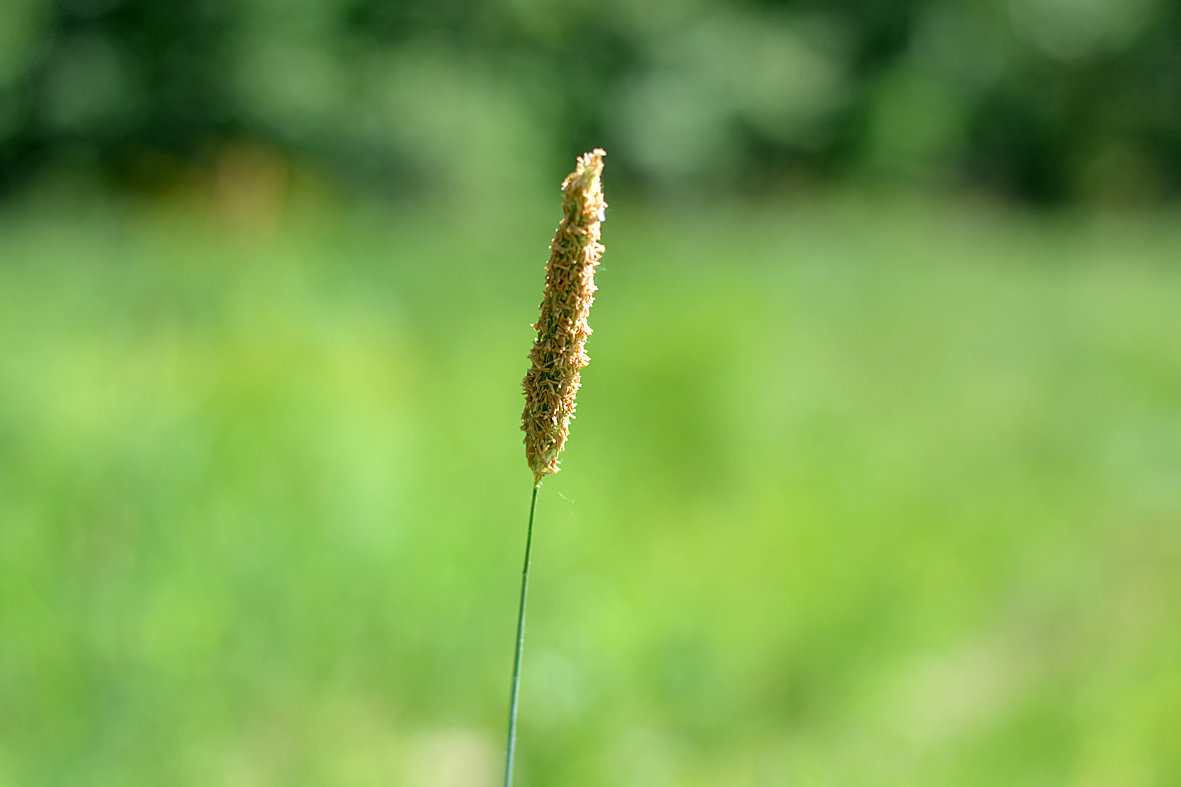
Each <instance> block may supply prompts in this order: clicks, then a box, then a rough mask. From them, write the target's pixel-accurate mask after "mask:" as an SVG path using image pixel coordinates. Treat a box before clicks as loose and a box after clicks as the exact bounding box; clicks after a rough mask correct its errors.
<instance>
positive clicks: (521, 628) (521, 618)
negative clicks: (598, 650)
mask: <svg viewBox="0 0 1181 787" xmlns="http://www.w3.org/2000/svg"><path fill="white" fill-rule="evenodd" d="M539 489H541V482H540V481H538V482H537V483H536V484H534V485H533V499H532V500H530V501H529V529H528V531H527V534H526V536H525V568H524V569H522V570H521V604H520V606H519V607H518V608H517V652H516V655H515V656H513V689H512V698H511V699H510V700H509V708H508V751H507V752H506V754H505V757H504V787H512V783H513V755H514V753H515V752H516V748H517V698H518V696H519V695H520V689H521V652H522V651H523V650H524V649H525V593H526V592H527V591H528V590H529V554H530V552H532V550H533V513H534V512H535V511H536V510H537V490H539Z"/></svg>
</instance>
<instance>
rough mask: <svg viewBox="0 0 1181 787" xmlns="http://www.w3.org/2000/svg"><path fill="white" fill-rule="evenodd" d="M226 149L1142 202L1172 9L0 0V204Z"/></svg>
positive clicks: (348, 161)
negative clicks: (72, 174)
mask: <svg viewBox="0 0 1181 787" xmlns="http://www.w3.org/2000/svg"><path fill="white" fill-rule="evenodd" d="M243 138H245V139H248V140H251V141H255V142H264V143H266V144H269V145H273V146H275V147H276V148H277V149H279V150H281V151H284V152H285V154H286V155H291V156H295V157H297V158H299V159H300V160H301V161H304V162H306V163H308V164H310V165H313V166H314V167H316V168H317V169H319V170H321V171H323V172H327V173H332V175H333V176H334V177H340V178H342V179H343V180H344V182H346V183H349V184H358V183H363V184H367V185H370V186H374V187H376V188H378V189H381V190H385V191H397V192H401V193H411V194H422V193H424V192H426V191H429V190H431V189H440V190H445V189H454V188H456V187H461V188H463V187H478V185H479V184H480V183H481V182H486V181H487V180H490V179H498V180H502V179H507V180H508V182H509V183H510V184H512V183H515V182H517V181H516V180H513V179H514V178H517V179H521V178H523V179H524V180H525V181H528V180H529V178H530V177H535V176H536V175H537V173H539V172H544V173H549V172H550V171H551V170H552V169H555V168H560V166H564V164H565V162H566V160H567V159H568V158H569V156H570V155H573V153H575V152H580V151H582V150H585V149H590V148H591V147H594V146H596V145H603V146H604V147H606V148H607V149H608V150H609V151H610V152H611V154H612V156H613V158H612V167H613V168H614V170H615V173H616V174H615V177H616V178H617V183H623V182H626V181H630V182H633V183H635V184H639V185H643V186H645V187H649V188H659V189H666V188H674V189H677V188H681V187H686V186H692V187H697V188H700V187H705V186H708V187H710V188H712V189H739V190H745V189H750V188H757V187H763V186H768V185H771V186H779V185H782V184H784V183H787V184H799V183H813V182H816V181H817V180H826V179H833V178H836V179H870V180H884V181H888V182H891V183H895V184H897V183H907V184H914V185H918V186H924V187H926V186H939V187H965V186H966V187H970V188H984V189H992V190H997V191H1000V192H1003V193H1006V194H1010V195H1016V196H1020V197H1022V198H1026V199H1031V200H1037V201H1043V202H1053V201H1061V200H1067V199H1083V200H1100V201H1127V200H1133V201H1140V202H1143V201H1145V200H1154V199H1159V198H1163V197H1166V196H1169V195H1175V194H1177V192H1178V188H1179V187H1181V6H1178V5H1177V4H1176V3H1171V2H1167V1H1166V0H1022V1H1021V2H1015V1H1012V2H1011V1H1010V0H973V1H972V2H963V3H945V2H938V0H905V2H888V3H887V2H880V1H879V0H831V1H829V2H817V1H816V0H794V1H792V0H783V1H779V2H775V1H772V0H750V1H749V2H721V0H690V1H689V2H681V1H680V0H654V1H653V2H643V3H636V2H632V0H605V1H604V2H595V3H590V2H555V1H553V0H491V1H490V2H484V3H477V4H472V3H468V2H457V1H456V0H397V2H390V1H389V0H290V1H288V0H283V1H280V0H233V1H232V2H231V1H230V0H183V1H182V2H168V3H162V2H157V1H156V0H7V2H5V3H4V5H3V9H2V10H0V175H2V176H3V177H2V182H0V187H7V188H12V187H13V186H15V185H17V184H19V183H22V182H24V181H25V179H26V178H27V176H28V175H29V174H30V173H35V172H39V171H42V170H43V169H44V168H45V167H53V166H57V167H63V168H68V169H70V170H74V171H78V170H83V171H93V170H97V171H102V172H105V173H106V174H107V175H110V176H113V177H115V178H116V179H118V180H121V181H123V182H125V183H126V182H128V181H131V182H132V183H135V184H138V185H143V184H144V183H148V184H154V183H158V182H159V181H162V180H164V181H167V180H169V179H172V178H175V177H177V175H178V171H183V170H185V169H186V168H189V167H192V166H194V165H197V166H200V165H201V164H202V162H206V161H208V160H209V159H210V158H213V157H216V155H217V151H218V150H220V149H221V148H222V147H223V146H224V145H225V144H226V143H227V141H230V140H235V139H243ZM537 162H542V164H540V165H539V164H538V163H537ZM521 168H524V169H525V170H526V173H525V174H522V173H521V172H520V169H521ZM539 180H540V178H536V179H535V180H534V181H533V182H534V183H537V182H539Z"/></svg>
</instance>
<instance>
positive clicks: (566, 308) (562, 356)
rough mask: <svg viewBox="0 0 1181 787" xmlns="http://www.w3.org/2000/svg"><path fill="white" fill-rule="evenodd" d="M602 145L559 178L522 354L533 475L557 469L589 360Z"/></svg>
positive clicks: (528, 450) (602, 206) (601, 207)
mask: <svg viewBox="0 0 1181 787" xmlns="http://www.w3.org/2000/svg"><path fill="white" fill-rule="evenodd" d="M605 155H606V153H604V152H603V150H602V149H595V150H593V151H591V152H590V153H587V154H585V155H583V156H579V158H578V166H577V167H576V168H575V170H574V172H572V173H570V175H568V176H567V177H566V180H564V181H563V182H562V192H563V197H562V211H563V214H564V215H563V217H562V221H561V223H560V224H559V225H558V230H557V232H556V233H555V234H554V240H553V242H552V243H550V246H549V248H550V258H549V263H547V265H546V269H545V295H544V296H543V297H542V300H541V316H540V318H539V319H538V320H537V323H536V324H534V326H533V327H534V328H536V329H537V338H536V339H535V340H534V342H533V350H532V351H531V352H530V353H529V359H530V361H532V366H531V367H530V369H529V371H528V373H527V374H526V375H525V381H524V388H525V413H524V416H523V420H524V423H523V424H522V425H521V429H523V430H524V432H525V459H526V460H527V461H528V462H529V469H531V470H532V471H533V476H534V479H535V480H536V481H537V482H540V481H541V479H542V477H543V476H545V475H548V474H550V473H556V472H558V463H559V462H558V454H560V453H561V452H562V447H563V446H564V445H565V444H566V437H567V436H568V435H569V434H570V419H571V418H573V417H574V397H575V396H576V395H577V393H578V386H579V384H580V380H579V375H578V372H579V370H580V369H582V368H583V367H584V366H586V365H587V363H589V362H590V358H589V357H588V356H587V354H586V338H587V337H588V336H590V334H591V329H590V326H589V325H587V322H586V318H587V315H588V314H589V313H590V307H591V304H592V303H593V302H594V300H595V295H594V293H595V266H596V265H598V264H599V256H600V255H601V254H602V253H603V245H602V244H601V243H599V225H600V223H601V222H602V221H603V213H604V211H605V210H606V208H607V203H605V202H603V185H602V180H601V176H602V173H603V156H605Z"/></svg>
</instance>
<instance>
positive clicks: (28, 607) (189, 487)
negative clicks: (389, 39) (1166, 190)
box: [0, 197, 1181, 787]
mask: <svg viewBox="0 0 1181 787" xmlns="http://www.w3.org/2000/svg"><path fill="white" fill-rule="evenodd" d="M610 201H611V209H610V210H609V212H608V220H607V222H606V224H605V225H604V241H605V243H606V245H607V252H606V255H605V258H604V263H603V265H602V267H601V269H600V272H599V275H598V283H599V286H600V291H599V297H598V301H597V303H596V305H595V309H594V311H593V312H592V319H591V323H592V326H593V327H594V329H595V334H594V336H593V337H592V338H591V341H590V344H589V347H588V349H589V351H590V354H591V356H592V359H593V361H592V363H591V366H590V367H588V369H587V370H586V371H585V372H584V374H583V389H582V392H581V393H580V397H579V410H578V418H577V420H576V422H575V424H574V425H573V434H572V437H571V440H570V443H569V444H568V448H567V452H566V455H565V459H564V462H563V468H564V469H563V472H562V473H560V474H558V475H557V476H553V477H551V478H549V479H547V480H546V481H545V483H544V485H543V487H542V492H541V502H540V505H539V510H538V530H537V536H536V542H535V545H534V566H533V572H532V574H531V576H532V581H531V590H530V617H529V623H528V628H527V640H526V652H525V664H524V676H523V679H522V707H521V726H520V736H521V737H520V741H519V747H518V754H517V756H518V783H519V784H520V785H523V786H525V787H527V786H528V785H533V786H534V787H539V786H541V785H562V786H563V787H581V786H583V785H585V786H588V787H589V786H590V785H595V786H598V785H609V784H610V785H643V786H644V787H662V786H663V785H669V787H672V786H674V785H675V786H676V787H697V786H701V787H704V786H706V785H710V786H711V787H712V786H714V785H744V786H745V785H751V786H754V785H759V786H762V785H768V786H770V785H775V786H777V785H816V786H818V787H827V786H828V785H833V786H840V787H843V786H845V785H856V786H857V787H877V786H879V785H880V786H881V787H887V786H889V787H894V786H897V787H903V786H906V787H910V786H911V785H938V786H939V787H947V786H950V785H956V786H960V785H963V786H966V787H975V786H977V785H978V786H979V787H996V786H997V785H1005V786H1006V787H1020V786H1022V785H1029V786H1030V787H1035V786H1036V787H1043V786H1044V785H1069V786H1071V787H1108V786H1110V787H1140V786H1141V785H1143V786H1144V787H1149V786H1156V785H1160V786H1161V787H1163V786H1164V785H1172V784H1177V783H1178V782H1181V749H1179V748H1178V747H1177V746H1176V740H1177V730H1178V729H1181V626H1178V620H1179V614H1181V602H1179V601H1178V599H1179V598H1181V267H1179V266H1178V262H1181V222H1179V221H1178V220H1177V219H1178V216H1177V215H1176V213H1175V212H1174V213H1162V214H1159V215H1155V216H1139V217H1131V216H1116V215H1098V214H1072V215H1060V216H1033V215H1022V214H1018V213H1014V212H1009V211H1005V210H1000V209H996V208H992V207H990V206H987V205H971V206H969V205H956V204H944V205H939V204H935V203H931V202H921V201H909V200H882V199H874V198H866V197H863V198H854V197H841V198H818V199H816V200H809V201H794V202H793V201H782V202H775V203H772V204H762V205H758V206H746V205H730V206H722V207H716V208H712V209H711V208H707V207H692V208H677V209H672V208H664V209H662V208H659V207H651V206H645V205H644V204H640V203H629V201H628V200H627V199H626V198H616V199H610ZM46 205H48V207H47V206H46ZM46 205H41V206H40V207H38V206H37V205H36V204H34V205H32V206H21V205H9V206H8V207H6V208H4V209H3V210H2V211H0V785H3V787H10V786H11V787H40V786H41V785H46V786H48V785H55V786H56V785H82V786H86V787H89V786H91V785H94V786H95V787H97V786H99V785H102V786H104V787H105V786H106V785H112V786H114V785H175V786H176V787H183V786H184V785H202V786H203V787H204V786H205V785H226V786H227V787H238V786H241V787H254V786H255V785H259V786H262V785H276V786H278V785H282V786H283V787H295V786H299V785H308V786H309V787H311V786H312V785H315V786H317V787H318V786H320V785H332V786H336V785H340V786H342V787H346V786H350V785H374V786H376V785H422V786H423V787H426V786H427V785H430V786H432V787H436V786H437V787H447V786H449V785H456V786H457V787H458V786H459V785H464V786H465V787H480V786H481V785H493V784H496V783H497V781H498V779H499V776H500V769H501V757H502V747H503V736H504V725H505V713H506V709H507V700H508V677H509V668H510V666H511V657H512V638H513V634H514V631H513V627H514V623H515V613H516V601H517V598H516V593H517V589H518V582H519V578H520V575H519V571H520V555H521V549H522V547H523V540H524V526H525V517H526V514H527V510H528V502H529V499H528V498H529V490H530V485H531V483H532V479H531V474H530V473H529V471H528V470H527V469H526V466H525V461H524V457H523V450H522V447H521V434H520V432H519V416H520V410H521V405H522V398H521V395H520V388H519V386H520V379H521V377H522V375H523V374H524V371H525V367H526V354H527V352H528V348H529V343H530V341H531V339H532V331H531V329H530V326H529V323H530V322H531V321H532V319H533V316H534V315H535V314H536V309H537V303H538V301H539V300H540V295H541V286H542V277H543V270H542V266H543V264H544V260H545V256H546V249H545V245H546V243H547V242H548V240H549V237H550V233H551V232H552V229H553V226H554V225H555V224H556V221H557V218H558V214H557V205H556V200H554V201H553V204H550V203H546V202H539V203H537V204H536V205H534V204H532V203H530V204H528V205H527V206H526V207H525V208H522V209H521V210H519V211H516V212H511V213H510V212H509V211H507V210H506V209H504V207H503V206H500V207H494V208H493V209H492V210H491V213H490V214H487V213H484V212H482V210H481V209H480V206H460V207H458V208H456V209H454V210H450V211H447V212H443V211H430V210H426V209H418V210H411V209H405V208H402V209H396V208H394V207H390V206H376V205H367V206H366V205H362V206H357V207H354V208H350V209H348V210H344V209H340V208H326V207H323V206H315V205H307V206H301V207H296V208H294V209H292V211H291V212H290V213H289V214H287V215H286V216H285V217H283V218H280V219H279V220H278V221H277V222H275V223H272V222H270V221H269V220H265V219H264V220H253V219H249V217H248V218H247V219H244V220H240V219H235V218H234V217H233V216H231V215H222V214H219V213H217V212H216V211H202V210H191V209H190V206H187V205H184V204H182V205H179V206H175V205H174V206H172V207H168V206H163V207H161V206H159V205H156V206H144V205H138V206H137V205H106V206H100V205H99V204H98V203H93V202H90V201H87V200H79V201H78V202H76V203H75V204H73V205H70V204H69V202H68V201H66V202H64V203H58V202H50V203H46Z"/></svg>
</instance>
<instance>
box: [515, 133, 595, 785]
mask: <svg viewBox="0 0 1181 787" xmlns="http://www.w3.org/2000/svg"><path fill="white" fill-rule="evenodd" d="M604 155H606V154H605V153H604V152H603V151H602V150H599V149H596V150H592V151H591V152H590V153H587V154H586V155H584V156H579V157H578V166H577V167H575V169H574V172H572V173H570V175H569V176H568V177H567V178H566V179H565V180H564V181H562V194H563V196H562V213H563V216H562V221H561V223H560V224H558V231H557V232H556V233H555V234H554V240H553V242H552V243H550V245H549V250H550V257H549V263H548V264H547V265H546V268H545V295H544V296H542V299H541V317H540V318H538V320H537V323H536V324H535V325H534V326H533V327H534V328H536V329H537V339H536V340H534V342H533V350H532V351H531V352H530V353H529V359H530V361H531V362H532V363H531V365H530V368H529V372H528V373H527V374H526V375H525V382H524V387H525V415H524V418H523V420H524V423H523V424H522V426H521V428H522V429H523V430H524V431H525V459H526V460H527V461H528V462H529V469H530V470H532V471H533V496H532V498H531V499H530V501H529V526H528V530H527V531H526V535H525V567H524V569H523V570H522V571H521V600H520V603H519V604H518V605H517V648H516V653H515V655H514V656H513V678H512V688H511V691H510V693H509V710H508V746H507V747H506V749H505V756H504V785H505V787H511V785H512V783H513V756H514V754H515V752H516V745H517V701H518V699H519V697H520V694H521V692H520V689H521V654H522V653H523V652H524V649H525V598H526V596H527V595H528V592H529V556H530V554H531V553H532V550H533V515H534V514H535V513H537V493H538V491H540V489H541V479H542V478H544V477H545V476H547V475H549V474H550V473H556V472H558V455H559V454H560V453H562V447H563V446H564V445H566V437H567V436H568V435H569V434H570V419H571V418H573V417H574V397H575V396H576V395H577V394H578V386H579V382H580V381H579V376H578V373H579V371H580V370H581V369H582V368H583V367H584V366H586V365H587V363H588V362H589V361H590V358H588V357H587V355H586V338H587V337H588V336H590V333H591V329H590V326H589V325H587V323H586V318H587V315H588V314H589V313H590V307H591V303H593V302H594V300H595V266H596V265H598V264H599V257H600V255H602V253H603V244H601V243H599V225H600V223H602V221H603V211H605V210H606V209H607V203H606V202H603V184H602V180H601V176H602V174H603V156H604Z"/></svg>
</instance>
